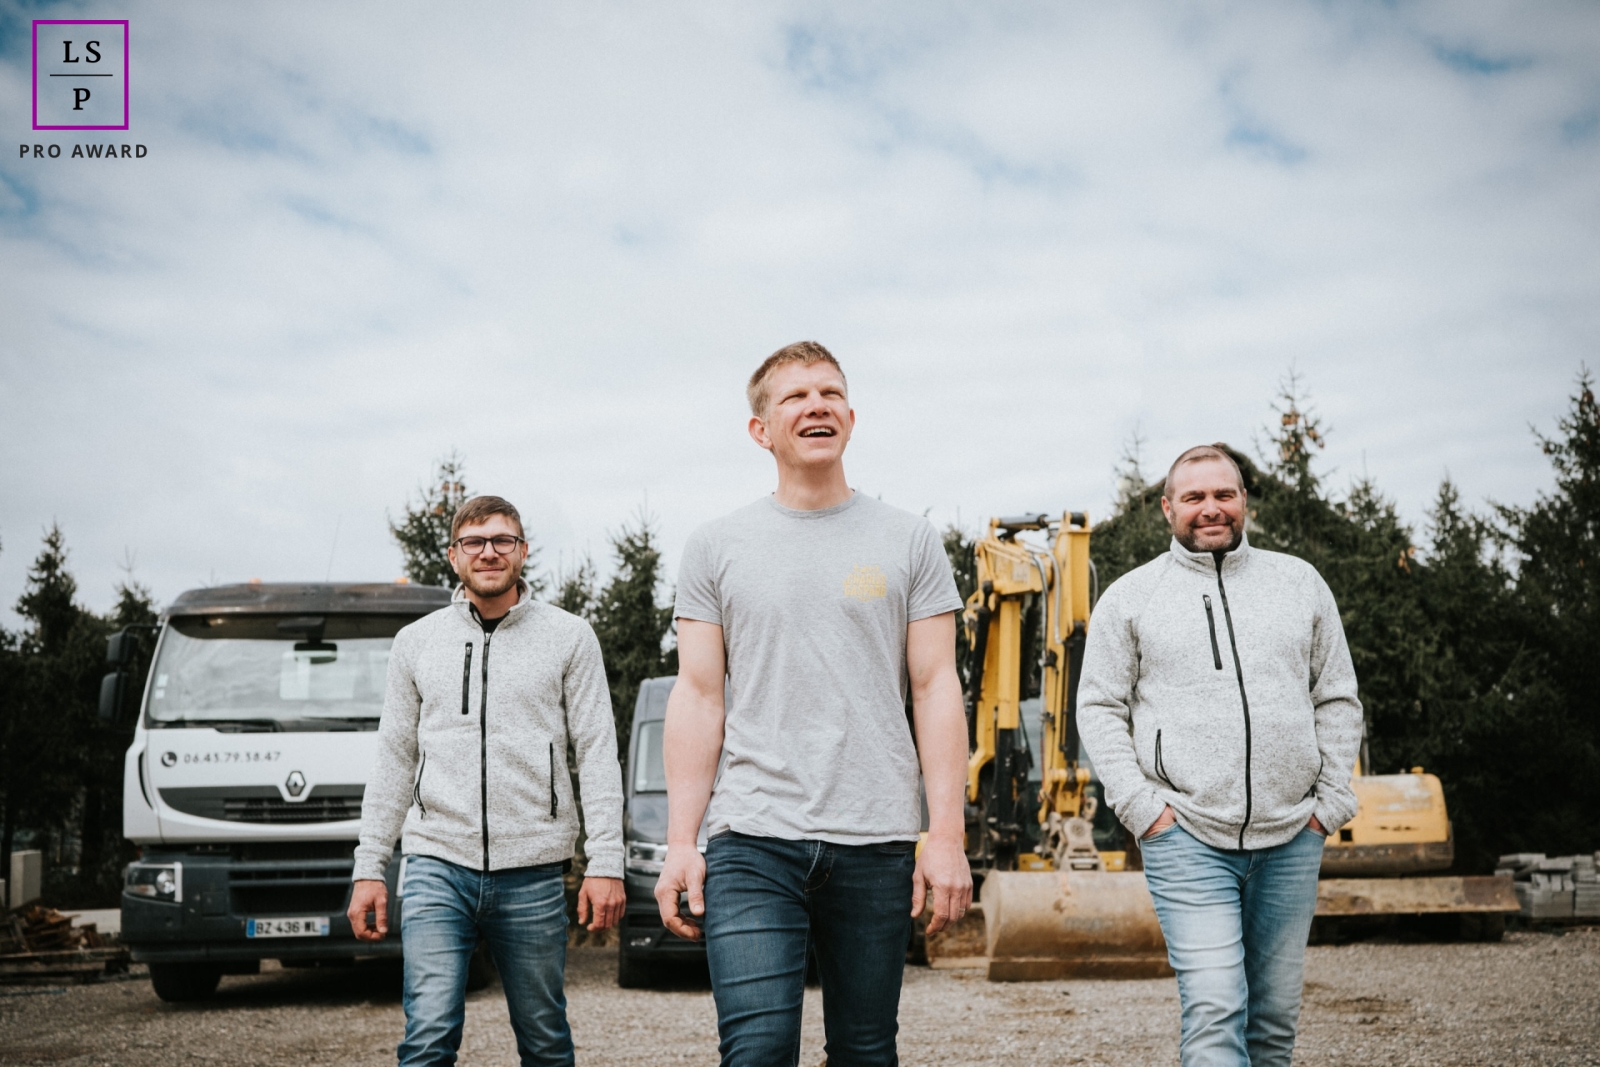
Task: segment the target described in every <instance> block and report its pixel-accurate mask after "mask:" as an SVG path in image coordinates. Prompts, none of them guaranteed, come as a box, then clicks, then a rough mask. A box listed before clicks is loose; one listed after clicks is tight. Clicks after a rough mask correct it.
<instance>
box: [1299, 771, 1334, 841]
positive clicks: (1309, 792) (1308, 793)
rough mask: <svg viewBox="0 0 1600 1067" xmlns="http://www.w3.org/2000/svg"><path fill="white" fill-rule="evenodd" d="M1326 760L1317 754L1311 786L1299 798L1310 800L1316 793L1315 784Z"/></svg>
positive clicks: (1319, 779) (1320, 779)
mask: <svg viewBox="0 0 1600 1067" xmlns="http://www.w3.org/2000/svg"><path fill="white" fill-rule="evenodd" d="M1327 762H1328V761H1327V758H1326V757H1324V756H1322V755H1320V754H1319V755H1318V756H1317V776H1316V777H1315V778H1313V779H1311V788H1310V789H1307V790H1306V795H1305V796H1303V797H1301V798H1300V799H1301V800H1310V799H1311V798H1312V797H1314V796H1316V795H1317V784H1318V783H1320V782H1321V781H1322V768H1323V767H1324V766H1326V765H1327ZM1324 836H1326V835H1324Z"/></svg>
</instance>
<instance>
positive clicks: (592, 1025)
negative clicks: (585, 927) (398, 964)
mask: <svg viewBox="0 0 1600 1067" xmlns="http://www.w3.org/2000/svg"><path fill="white" fill-rule="evenodd" d="M614 967H615V957H614V950H612V949H599V948H579V949H574V950H572V953H571V956H570V963H569V966H568V986H567V992H568V1000H569V1002H570V1013H571V1018H572V1023H573V1031H574V1036H575V1038H576V1041H577V1045H578V1062H579V1063H580V1064H594V1065H604V1067H613V1065H616V1067H620V1065H624V1064H626V1065H646V1064H652V1065H653V1064H669V1063H684V1064H714V1063H715V1062H716V1013H715V1010H714V1009H713V1007H712V1003H711V993H710V990H709V988H708V986H707V984H706V982H705V978H704V972H702V973H701V974H700V975H699V976H694V975H689V976H685V978H684V979H683V980H682V981H681V982H680V983H679V984H678V985H677V986H675V987H674V988H670V989H663V990H652V991H628V990H620V989H617V988H616V986H615V984H614V982H613V969H614ZM140 970H141V968H135V973H134V974H132V975H129V976H127V977H126V978H124V979H121V980H116V981H109V982H104V983H101V984H98V985H92V986H74V987H67V988H50V987H42V988H40V987H35V988H27V987H6V988H0V1064H6V1065H11V1064H76V1065H91V1064H93V1065H98V1064H106V1065H115V1067H124V1065H127V1067H138V1065H144V1064H149V1065H151V1067H175V1065H177V1064H194V1063H208V1064H221V1065H230V1067H232V1065H246V1064H275V1065H276V1064H286V1063H287V1064H296V1065H299V1064H307V1065H310V1064H339V1065H346V1064H373V1065H380V1064H392V1063H393V1062H394V1046H395V1042H396V1041H397V1040H398V1039H399V1035H400V1030H401V1025H402V1015H401V1010H400V1002H399V995H398V990H397V988H396V981H395V976H394V972H393V971H392V970H390V971H385V970H382V969H371V970H369V969H356V970H325V971H284V970H272V971H269V972H267V973H263V974H261V975H259V976H252V977H248V978H224V979H223V984H222V988H221V990H220V991H219V993H218V996H217V999H216V1000H214V1001H212V1002H211V1003H208V1004H205V1005H199V1006H193V1005H182V1006H180V1005H169V1004H163V1003H162V1002H161V1001H159V1000H157V999H156V996H155V994H154V993H153V992H152V991H151V989H150V985H149V982H148V981H146V980H144V978H143V977H142V975H140V974H139V973H138V972H139V971H140ZM900 1024H901V1043H900V1055H901V1059H902V1061H903V1062H905V1063H906V1064H908V1065H909V1064H990V1063H994V1064H999V1063H1008V1064H1015V1063H1017V1062H1038V1063H1042V1064H1116V1065H1118V1067H1129V1065H1139V1064H1162V1065H1170V1064H1173V1063H1175V1062H1176V1061H1177V1041H1178V998H1177V987H1176V984H1175V983H1174V982H1173V981H1172V980H1171V979H1166V980H1156V981H1144V982H1038V983H1030V984H1016V985H1000V984H991V983H989V982H986V981H984V979H983V977H982V972H978V971H959V970H957V971H944V970H939V971H936V970H929V969H928V968H925V967H909V968H907V970H906V985H905V993H904V996H903V997H902V999H901V1011H900ZM1019 1057H1021V1059H1019ZM461 1059H462V1062H463V1063H466V1064H469V1065H473V1067H477V1065H498V1064H504V1065H508V1067H509V1065H514V1064H515V1063H516V1062H517V1060H516V1046H515V1044H514V1042H513V1040H512V1037H511V1030H510V1028H509V1026H508V1024H507V1022H506V1008H505V1001H504V999H503V998H502V996H501V994H500V990H499V988H498V986H493V987H490V988H489V989H487V990H485V991H483V992H481V993H477V994H474V995H473V996H472V997H470V998H469V1002H468V1007H467V1026H466V1041H465V1044H464V1047H463V1049H462V1057H461ZM822 1059H823V1056H822V1012H821V1004H820V999H819V997H818V996H817V994H816V991H815V990H808V991H807V996H806V1019H805V1045H804V1050H803V1052H802V1055H801V1060H800V1062H801V1065H802V1067H817V1065H819V1064H820V1063H821V1062H822ZM1296 1061H1297V1062H1298V1063H1301V1064H1305V1065H1307V1067H1322V1065H1329V1067H1332V1065H1339V1067H1344V1065H1355V1064H1380V1063H1381V1064H1427V1065H1434V1064H1437V1065H1447V1064H1448V1065H1456V1064H1485V1065H1506V1064H1540V1065H1567V1064H1597V1065H1600V928H1595V927H1588V928H1579V929H1574V930H1570V931H1568V932H1566V933H1564V934H1557V933H1539V932H1515V933H1511V934H1508V935H1507V937H1506V940H1505V941H1504V942H1503V943H1501V944H1497V945H1480V944H1396V943H1382V942H1364V943H1357V944H1353V945H1343V946H1336V947H1334V946H1315V947H1313V948H1311V949H1310V950H1309V955H1308V958H1307V968H1306V997H1305V1009H1304V1013H1303V1014H1302V1016H1301V1030H1300V1049H1299V1052H1298V1054H1297V1056H1296Z"/></svg>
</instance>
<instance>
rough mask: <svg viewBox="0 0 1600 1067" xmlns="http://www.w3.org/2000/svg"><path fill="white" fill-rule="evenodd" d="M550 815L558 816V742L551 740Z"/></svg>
mask: <svg viewBox="0 0 1600 1067" xmlns="http://www.w3.org/2000/svg"><path fill="white" fill-rule="evenodd" d="M550 817H551V818H552V819H553V818H555V817H556V743H555V742H554V741H552V742H550Z"/></svg>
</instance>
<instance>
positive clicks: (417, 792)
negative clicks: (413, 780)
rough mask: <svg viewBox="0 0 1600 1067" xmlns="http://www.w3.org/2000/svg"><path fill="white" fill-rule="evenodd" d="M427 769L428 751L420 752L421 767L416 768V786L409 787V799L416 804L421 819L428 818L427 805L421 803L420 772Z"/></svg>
mask: <svg viewBox="0 0 1600 1067" xmlns="http://www.w3.org/2000/svg"><path fill="white" fill-rule="evenodd" d="M427 769H428V750H427V749H423V750H422V765H421V766H419V767H418V768H417V784H416V785H414V786H412V787H411V799H412V800H415V801H416V802H417V810H418V811H420V812H421V813H422V816H421V817H422V818H424V819H426V818H427V817H428V805H426V804H424V803H423V802H422V772H424V771H426V770H427Z"/></svg>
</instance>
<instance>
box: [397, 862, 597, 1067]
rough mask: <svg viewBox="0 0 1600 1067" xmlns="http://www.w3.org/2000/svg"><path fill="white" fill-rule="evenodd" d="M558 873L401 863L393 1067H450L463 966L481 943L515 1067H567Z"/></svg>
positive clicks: (563, 906) (563, 913)
mask: <svg viewBox="0 0 1600 1067" xmlns="http://www.w3.org/2000/svg"><path fill="white" fill-rule="evenodd" d="M561 870H562V865H561V864H559V863H553V864H546V865H544V866H540V867H516V868H513V869H511V870H505V871H491V872H488V873H485V872H482V871H474V870H472V869H470V868H467V867H460V866H457V865H456V864H454V863H446V862H445V861H444V860H438V859H434V858H432V857H431V856H411V857H408V858H407V859H406V876H405V883H404V885H403V886H402V894H401V900H400V916H401V917H400V937H401V943H402V945H403V946H404V948H405V1000H404V1002H405V1009H406V1035H405V1039H404V1040H403V1041H401V1042H400V1048H399V1050H398V1051H399V1055H400V1067H412V1065H413V1064H416V1065H422V1064H426V1065H429V1067H432V1065H433V1064H447V1065H448V1064H453V1063H455V1062H456V1052H457V1051H458V1050H459V1049H460V1048H461V1024H462V1021H463V1020H464V1019H465V1017H466V1009H467V1004H466V997H467V963H468V961H469V960H470V959H471V958H472V953H473V950H474V949H476V948H477V947H478V942H479V941H487V942H488V943H489V950H490V951H491V952H492V953H493V954H494V963H495V966H496V967H497V968H499V970H500V983H501V985H502V986H503V987H504V988H505V994H506V1006H507V1007H508V1008H510V1010H511V1029H512V1030H513V1031H515V1033H516V1035H517V1054H518V1055H519V1056H520V1057H521V1059H522V1067H571V1064H572V1031H571V1030H570V1029H568V1027H567V998H566V994H565V992H564V991H563V989H562V975H563V973H564V971H565V969H566V963H567V902H566V893H565V891H564V890H563V888H562V884H561Z"/></svg>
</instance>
